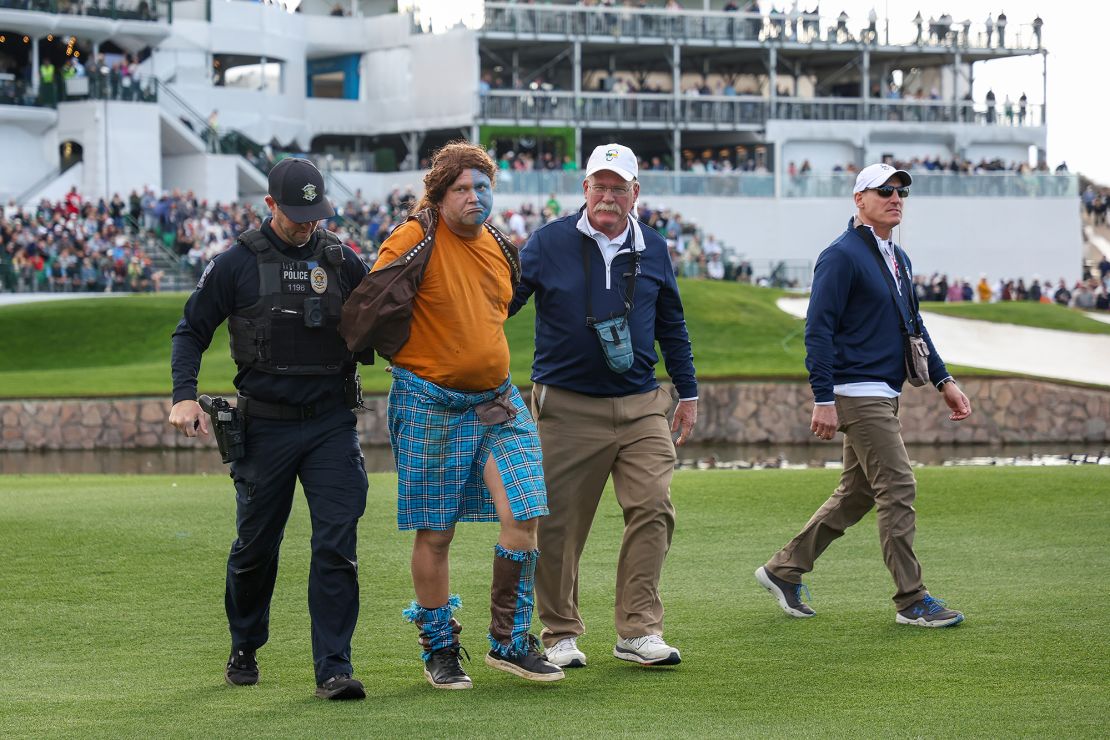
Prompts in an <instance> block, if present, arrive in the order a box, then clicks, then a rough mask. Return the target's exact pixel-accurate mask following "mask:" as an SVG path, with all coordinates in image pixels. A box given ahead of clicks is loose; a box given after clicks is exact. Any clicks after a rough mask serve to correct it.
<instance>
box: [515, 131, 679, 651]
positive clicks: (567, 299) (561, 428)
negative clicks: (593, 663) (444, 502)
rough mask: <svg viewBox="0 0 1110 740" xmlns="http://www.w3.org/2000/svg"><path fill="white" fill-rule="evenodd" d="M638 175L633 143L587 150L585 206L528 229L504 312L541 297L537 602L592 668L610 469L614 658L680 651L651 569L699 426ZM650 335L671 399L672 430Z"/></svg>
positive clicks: (551, 628)
mask: <svg viewBox="0 0 1110 740" xmlns="http://www.w3.org/2000/svg"><path fill="white" fill-rule="evenodd" d="M637 174H638V170H637V164H636V155H635V154H633V153H632V150H631V149H629V148H628V147H626V146H621V145H619V144H605V145H603V146H599V147H597V148H596V149H595V150H594V152H593V154H592V155H591V156H590V160H589V162H588V164H587V166H586V178H585V180H584V181H583V184H582V190H583V194H584V195H585V199H586V204H585V206H583V208H582V209H580V210H579V211H578V213H576V214H574V215H571V216H566V217H564V218H561V219H558V220H556V221H552V222H551V223H549V224H547V225H545V226H544V227H542V228H540V229H539V230H537V231H536V232H535V233H533V234H532V236H531V238H530V239H529V240H528V243H527V244H525V245H524V249H523V250H521V253H520V262H521V271H522V276H521V283H520V286H519V287H518V288H517V291H516V295H515V296H514V298H513V302H512V305H511V306H510V309H509V313H510V315H511V314H513V313H516V311H518V310H519V309H520V307H521V306H523V305H524V303H525V302H526V301H527V300H528V298H529V296H531V295H533V294H534V295H535V299H536V354H535V358H534V361H533V364H532V381H533V383H534V385H533V386H532V415H533V416H534V417H535V419H536V424H537V426H538V427H539V432H540V443H541V445H542V447H543V468H544V479H545V480H546V482H547V497H548V498H547V500H548V509H549V510H550V514H549V515H548V516H547V517H544V518H543V519H542V520H540V525H539V548H540V552H542V553H543V554H542V556H541V557H540V558H539V561H538V563H537V568H536V604H537V610H538V612H539V616H540V620H541V621H542V622H543V625H544V630H543V634H542V637H543V642H544V644H545V645H546V646H547V658H548V660H549V661H551V662H552V663H555V664H556V665H558V666H562V667H568V668H572V667H579V666H583V665H585V663H586V656H585V654H584V653H583V652H582V651H581V650H579V649H578V644H577V639H578V636H579V635H581V634H582V633H583V632H584V631H585V625H584V624H583V623H582V617H581V615H580V614H579V611H578V561H579V558H580V557H581V555H582V548H583V547H584V546H585V544H586V537H587V535H588V534H589V531H590V525H591V524H592V523H593V517H594V513H595V512H596V511H597V505H598V502H599V501H600V499H601V493H602V490H603V489H604V488H605V482H606V481H607V480H608V479H609V475H610V474H612V476H613V487H614V488H615V490H616V495H617V501H618V503H619V504H620V505H621V508H622V509H623V510H624V521H625V528H624V540H623V543H622V545H621V553H620V560H619V562H618V565H617V592H616V614H615V616H616V631H617V638H618V639H617V642H616V646H615V647H614V648H613V654H614V656H616V657H617V658H620V659H622V660H628V661H631V662H634V663H639V664H642V665H673V664H675V663H678V662H679V661H680V659H681V658H680V655H679V651H678V650H677V649H676V648H674V647H672V646H670V645H668V644H667V643H666V642H664V640H663V638H662V634H663V603H662V601H661V600H660V598H659V577H660V574H661V571H662V569H663V560H664V558H665V557H666V554H667V550H668V549H669V548H670V544H671V535H672V533H673V531H674V507H673V506H672V505H671V498H670V481H671V473H672V472H673V470H674V464H675V443H676V442H675V441H672V436H671V435H672V434H674V433H677V434H678V438H677V444H683V443H684V442H685V441H686V439H687V437H688V436H689V435H690V433H691V432H692V431H693V429H694V424H695V422H696V421H697V409H698V402H697V397H698V385H697V381H696V380H695V378H694V363H693V355H692V353H691V349H690V338H689V336H688V335H687V333H686V320H685V318H684V317H683V313H682V301H681V300H680V298H679V295H678V285H677V283H676V282H675V277H674V272H673V271H672V269H671V261H670V257H669V255H668V253H667V245H666V242H665V241H664V240H663V238H662V237H661V236H660V235H659V234H658V233H657V232H655V231H654V230H652V229H651V228H649V227H647V226H644V225H643V224H641V223H640V222H638V221H637V220H636V219H635V218H633V217H632V216H631V215H630V214H631V213H632V209H633V206H634V205H635V203H636V198H637V197H638V196H639V193H640V184H639V182H638V181H637V179H636V178H637ZM656 341H658V342H659V346H660V348H661V349H662V350H663V360H664V362H665V363H666V366H667V372H668V373H669V374H670V376H671V379H672V380H673V382H674V385H675V388H676V389H677V391H678V396H679V402H678V406H677V407H676V408H675V412H674V422H673V424H671V425H670V426H668V423H667V414H668V413H669V412H670V410H671V405H672V401H671V396H670V394H669V393H668V392H667V391H665V390H663V389H662V388H660V387H659V383H658V382H657V381H656V379H655V364H656V362H657V361H658V358H657V357H656V354H655V343H656Z"/></svg>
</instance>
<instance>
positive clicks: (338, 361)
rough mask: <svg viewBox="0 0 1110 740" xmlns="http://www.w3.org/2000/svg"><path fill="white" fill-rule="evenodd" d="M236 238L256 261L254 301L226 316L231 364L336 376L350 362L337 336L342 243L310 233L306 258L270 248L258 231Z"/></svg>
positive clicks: (324, 234)
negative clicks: (298, 258) (286, 254)
mask: <svg viewBox="0 0 1110 740" xmlns="http://www.w3.org/2000/svg"><path fill="white" fill-rule="evenodd" d="M239 241H240V242H241V243H242V244H243V245H244V246H246V247H247V248H248V249H250V250H251V251H252V252H254V255H255V259H256V260H257V264H258V302H257V303H255V304H254V305H252V306H248V307H247V308H245V309H243V310H241V311H238V312H236V313H234V314H232V315H231V317H230V318H229V319H228V332H229V333H230V334H231V357H232V359H234V360H235V362H236V363H238V364H240V365H245V366H247V367H251V368H254V369H256V370H262V371H264V372H267V373H275V374H278V375H337V374H339V373H344V372H347V371H348V370H349V369H350V368H351V366H352V365H353V364H354V357H353V355H352V354H351V353H350V352H348V351H347V345H346V344H345V343H344V342H343V339H342V338H341V337H340V336H339V332H338V331H337V327H338V325H339V314H340V310H341V309H342V307H343V300H344V298H345V297H346V295H347V293H348V292H350V291H349V290H348V289H347V287H346V286H344V285H343V277H342V274H343V273H342V265H343V245H342V243H341V242H340V241H339V239H338V238H337V237H336V236H335V235H334V234H332V233H330V232H327V231H323V232H321V231H316V232H315V233H314V234H313V235H312V244H313V247H314V248H313V251H312V255H311V256H310V257H309V258H308V259H307V260H293V259H290V258H289V257H286V256H285V255H283V254H282V253H281V252H279V251H278V250H276V249H274V247H273V245H272V244H271V243H270V240H269V239H267V238H266V237H265V236H264V235H263V234H262V232H260V231H248V232H246V233H245V234H243V235H241V236H240V237H239Z"/></svg>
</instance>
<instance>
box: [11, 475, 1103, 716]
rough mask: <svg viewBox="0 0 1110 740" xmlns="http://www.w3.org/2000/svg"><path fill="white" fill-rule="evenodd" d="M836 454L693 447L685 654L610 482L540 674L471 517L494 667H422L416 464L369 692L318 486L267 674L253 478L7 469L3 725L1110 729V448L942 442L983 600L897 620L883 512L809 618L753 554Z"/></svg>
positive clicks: (291, 533) (945, 577) (942, 487)
mask: <svg viewBox="0 0 1110 740" xmlns="http://www.w3.org/2000/svg"><path fill="white" fill-rule="evenodd" d="M836 479H837V472H836V471H834V470H810V471H761V472H735V471H680V472H679V473H678V474H677V475H676V476H675V482H674V489H673V490H674V498H675V503H676V506H677V509H678V528H677V531H676V534H675V539H674V545H673V547H672V550H671V554H670V557H669V559H668V561H667V568H666V570H665V572H664V582H663V597H664V599H665V601H666V604H667V632H666V635H667V637H668V638H669V640H670V641H672V642H673V643H674V644H675V645H677V646H678V647H680V648H681V650H682V654H683V663H682V665H680V666H677V667H676V668H674V669H645V668H640V667H637V666H634V665H632V664H628V663H624V662H621V661H617V660H615V659H613V658H612V657H611V650H612V643H613V631H612V599H613V578H614V570H615V562H616V557H617V551H618V546H619V543H618V537H619V532H620V528H621V521H622V520H621V517H620V512H619V510H618V509H617V507H616V505H615V503H614V502H613V500H612V495H611V494H610V495H608V496H607V497H606V499H605V501H604V502H603V504H602V507H601V509H600V510H599V513H598V518H597V522H596V524H595V527H594V532H593V539H592V540H591V541H590V543H589V545H588V546H587V549H586V554H585V557H584V559H583V566H582V590H581V599H582V606H583V614H584V617H585V619H586V621H587V624H588V629H589V631H588V632H587V634H586V635H585V636H584V637H583V639H582V640H581V646H582V647H583V649H584V650H585V652H586V653H587V655H588V656H589V665H588V666H587V667H586V668H583V669H579V670H576V671H572V672H569V675H568V677H567V679H566V680H564V681H562V682H559V683H556V684H550V685H537V684H529V683H527V682H525V681H522V680H520V679H517V678H514V677H512V676H509V675H507V674H503V673H498V672H495V671H493V670H491V669H489V668H487V667H486V666H485V665H484V663H483V662H482V655H483V653H484V650H485V645H486V641H485V632H486V626H487V625H488V622H489V611H488V595H489V577H490V571H491V558H492V545H493V542H494V539H495V537H496V526H495V525H480V524H471V525H463V526H461V527H460V528H459V533H458V535H457V536H456V541H455V546H454V548H453V563H452V571H453V584H454V588H455V590H457V591H458V592H459V593H461V595H462V598H463V604H464V607H463V609H462V611H461V612H460V613H459V615H458V616H459V618H460V619H461V621H462V623H463V625H464V632H463V644H464V646H465V647H466V648H467V649H468V650H469V651H470V654H471V656H472V657H473V658H474V660H473V662H471V663H469V664H468V666H469V670H470V672H471V675H472V676H473V677H474V682H475V688H474V689H473V690H471V691H436V690H434V689H432V688H431V687H430V686H428V685H427V684H426V683H425V682H424V679H423V676H422V674H421V665H420V662H419V659H418V649H417V645H416V633H415V630H414V628H413V627H412V626H411V625H407V624H405V623H403V622H402V620H401V616H400V612H401V609H402V608H403V607H404V606H406V605H407V604H408V602H409V600H410V598H411V594H412V589H411V583H410V581H409V574H408V560H409V547H410V544H411V536H410V535H408V534H403V533H399V532H397V531H396V529H395V524H394V522H395V519H394V517H395V504H394V490H393V488H394V478H393V477H392V476H389V475H375V476H372V480H371V493H370V497H369V503H368V506H367V511H366V516H365V517H364V519H363V522H362V526H361V537H360V564H361V573H362V576H361V581H362V615H361V619H360V621H359V625H358V630H357V632H356V633H355V640H354V661H355V665H356V670H357V673H358V675H359V676H360V677H361V678H362V679H363V680H364V681H365V682H366V684H367V688H368V690H369V699H367V700H366V701H365V702H355V703H344V704H329V703H326V702H322V701H319V700H317V699H315V698H314V697H313V695H312V689H313V681H312V665H311V656H310V648H309V625H308V614H307V605H306V602H305V588H306V583H307V564H308V562H307V561H308V517H307V511H306V507H305V506H304V503H303V499H301V498H300V497H298V502H297V505H296V507H295V508H294V512H293V517H292V519H291V522H290V525H289V528H288V531H287V537H286V543H285V549H284V552H283V554H282V556H283V559H282V565H281V570H280V575H279V582H278V586H277V595H276V598H275V600H274V604H273V611H272V625H271V627H272V629H271V635H272V638H271V641H270V643H269V644H268V645H267V646H266V647H265V648H263V650H262V651H260V653H259V658H260V664H261V668H262V683H261V684H260V685H259V686H257V687H254V688H231V687H228V686H225V685H224V683H223V675H222V671H223V663H224V661H225V660H226V658H227V652H228V635H227V626H226V622H225V621H224V614H223V579H224V568H225V558H226V554H227V549H228V547H229V545H230V543H231V540H232V539H233V536H234V533H233V519H234V516H233V509H234V500H233V495H232V492H231V486H230V482H229V481H228V480H227V479H226V478H224V477H223V476H213V477H199V476H194V477H188V476H180V477H172V476H160V477H113V476H87V477H60V476H45V477H14V476H13V477H0V506H2V507H3V512H4V513H3V516H0V594H2V605H3V608H2V609H0V635H2V636H3V650H0V737H4V738H13V737H36V738H38V737H82V738H83V737H111V738H117V737H143V738H147V737H168V736H169V737H283V738H284V737H319V738H346V737H370V736H376V737H389V738H396V737H412V738H417V737H498V738H506V737H517V736H532V737H567V738H571V737H573V738H594V737H612V736H624V737H657V738H669V737H734V736H754V737H799V736H801V737H828V736H840V737H845V736H851V737H964V736H979V737H1009V736H1031V737H1082V736H1086V737H1095V736H1101V737H1105V734H1106V727H1107V725H1106V722H1107V716H1108V712H1110V699H1108V697H1110V692H1108V688H1110V686H1108V683H1110V679H1108V677H1107V670H1106V667H1107V665H1108V661H1110V649H1108V647H1107V634H1110V614H1108V612H1107V598H1106V597H1107V583H1108V582H1110V544H1108V543H1110V540H1108V538H1107V533H1108V532H1110V470H1107V469H1106V468H1095V467H1084V468H1076V467H1068V468H1004V469H988V468H970V469H969V468H925V469H921V470H920V471H919V480H920V483H921V494H920V496H919V497H918V502H917V509H918V512H919V515H920V519H919V524H920V526H919V531H918V538H917V551H918V554H919V555H920V557H921V559H922V562H923V563H924V567H925V576H926V583H927V584H929V586H930V587H931V588H932V589H933V590H934V592H935V593H936V595H937V596H940V597H943V598H945V599H947V600H948V601H949V603H950V604H951V605H952V606H954V607H956V608H959V609H961V610H963V611H964V612H965V613H966V615H967V621H966V622H965V623H964V624H963V625H961V626H959V627H957V628H954V629H947V630H924V629H920V628H913V627H901V626H898V625H896V624H895V623H894V610H893V606H892V604H891V602H890V595H891V591H892V583H891V579H890V576H889V575H888V573H887V572H886V569H885V568H884V566H883V563H882V558H881V555H880V552H879V547H878V541H877V539H878V538H877V537H876V534H875V522H874V516H873V515H868V517H867V518H866V519H865V520H864V521H863V522H861V523H860V524H859V525H858V526H857V527H855V528H853V529H852V530H850V531H849V533H848V534H847V535H846V536H845V537H844V538H843V539H841V540H840V541H838V542H837V543H835V544H834V545H833V546H832V547H831V548H830V550H829V551H828V552H827V553H826V554H825V557H824V558H823V559H822V560H821V562H820V564H819V566H818V569H817V571H816V572H814V573H813V574H812V575H811V577H810V578H809V579H807V581H808V583H809V585H810V587H811V589H812V593H813V605H814V607H815V608H816V609H817V611H818V616H817V617H816V618H815V619H809V620H794V619H790V618H788V617H786V616H785V615H784V614H783V613H782V612H781V611H780V610H779V609H778V606H777V605H776V604H775V603H774V602H773V601H772V599H771V598H770V597H769V596H768V595H767V594H766V592H764V591H763V590H762V589H761V588H760V587H758V586H757V585H756V583H755V582H754V580H753V578H752V571H753V570H754V569H755V568H756V567H757V566H759V565H760V564H762V563H763V562H764V560H765V559H766V558H767V557H768V556H769V555H770V554H771V553H772V552H773V551H774V550H775V549H776V548H777V547H779V546H781V545H782V544H783V543H784V542H785V541H786V540H787V539H788V538H789V537H791V536H792V535H793V534H794V533H795V531H796V530H797V529H798V528H799V527H801V526H802V524H804V522H805V520H806V518H807V517H808V516H809V515H810V514H811V513H812V511H813V510H814V509H815V508H816V507H817V506H818V505H819V504H820V503H821V501H823V500H824V498H825V497H826V496H827V495H828V493H829V492H830V491H831V490H832V488H833V486H834V485H835V482H836Z"/></svg>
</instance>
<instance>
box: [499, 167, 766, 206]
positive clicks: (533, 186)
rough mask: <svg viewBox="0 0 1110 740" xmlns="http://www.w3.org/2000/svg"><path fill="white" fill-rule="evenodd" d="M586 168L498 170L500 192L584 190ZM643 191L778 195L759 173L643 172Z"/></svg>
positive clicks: (651, 194)
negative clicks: (577, 169) (578, 169)
mask: <svg viewBox="0 0 1110 740" xmlns="http://www.w3.org/2000/svg"><path fill="white" fill-rule="evenodd" d="M584 175H585V173H584V172H582V171H574V170H532V171H511V170H502V171H500V172H498V173H497V192H498V193H504V194H506V195H544V196H546V195H547V194H548V193H577V192H581V191H582V178H583V176H584ZM639 180H640V192H641V193H642V197H643V198H645V199H648V198H654V197H664V196H672V195H703V196H721V197H746V198H771V197H774V195H775V177H774V175H770V174H765V173H756V172H719V173H714V174H712V175H707V174H702V173H698V172H650V171H644V172H641V173H640V176H639Z"/></svg>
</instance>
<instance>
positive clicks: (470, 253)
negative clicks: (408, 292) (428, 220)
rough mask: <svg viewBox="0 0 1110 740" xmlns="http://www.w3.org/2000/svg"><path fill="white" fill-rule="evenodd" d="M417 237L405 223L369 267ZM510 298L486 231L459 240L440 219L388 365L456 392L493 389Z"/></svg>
mask: <svg viewBox="0 0 1110 740" xmlns="http://www.w3.org/2000/svg"><path fill="white" fill-rule="evenodd" d="M423 237H424V233H423V229H421V228H420V224H418V223H416V222H415V221H408V222H406V223H404V224H402V225H401V226H399V227H397V230H396V231H394V232H393V233H392V234H390V236H389V238H388V239H386V240H385V243H384V244H382V248H381V251H380V252H379V253H378V260H377V262H375V263H374V267H375V268H378V267H380V266H382V265H385V264H388V263H389V262H391V261H393V260H394V259H396V258H397V257H398V256H399V255H401V254H403V253H404V252H405V251H407V250H408V249H409V248H410V247H412V246H413V245H415V244H416V243H417V242H418V241H420V240H421V239H422V238H423ZM512 297H513V286H512V274H511V273H510V271H509V264H508V262H506V261H505V255H504V254H502V252H501V248H500V247H499V246H498V245H497V241H496V240H495V239H494V238H493V237H492V236H490V234H489V232H487V231H486V230H485V229H482V233H481V234H480V235H479V236H478V237H477V238H475V239H463V238H462V237H460V236H459V235H457V234H455V233H454V232H453V231H451V230H450V229H449V228H447V225H446V224H445V223H443V221H442V220H441V221H440V222H439V227H438V228H437V229H436V241H435V247H434V248H433V249H432V255H431V257H429V258H428V268H427V270H426V271H425V273H424V280H423V282H422V283H421V284H420V291H419V292H418V293H417V294H416V301H415V303H414V305H413V312H412V329H411V333H410V335H409V340H408V342H406V343H405V346H403V347H401V349H400V351H399V352H397V354H395V355H394V356H393V364H394V365H396V366H397V367H403V368H405V369H406V370H410V371H412V372H414V373H416V374H417V375H419V376H420V377H421V378H424V379H425V380H430V381H431V382H433V383H435V384H436V385H441V386H445V387H447V388H456V389H458V390H463V391H485V390H490V389H491V388H496V387H497V386H498V385H500V384H501V381H503V380H505V378H506V377H507V376H508V374H509V343H508V341H507V340H506V339H505V327H504V324H505V319H506V318H508V315H509V301H511V300H512Z"/></svg>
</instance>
